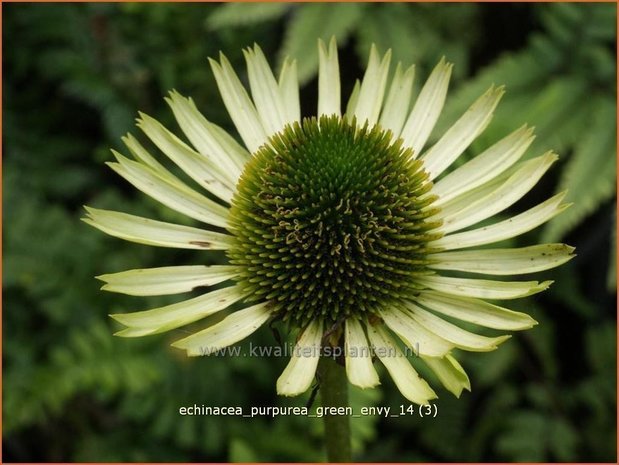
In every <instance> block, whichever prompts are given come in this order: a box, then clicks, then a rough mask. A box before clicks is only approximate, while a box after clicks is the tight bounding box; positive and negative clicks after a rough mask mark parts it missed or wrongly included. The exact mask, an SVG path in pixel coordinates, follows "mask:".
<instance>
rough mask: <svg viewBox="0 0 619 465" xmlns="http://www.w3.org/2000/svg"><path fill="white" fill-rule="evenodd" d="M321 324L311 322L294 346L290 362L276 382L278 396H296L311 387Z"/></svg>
mask: <svg viewBox="0 0 619 465" xmlns="http://www.w3.org/2000/svg"><path fill="white" fill-rule="evenodd" d="M321 341H322V323H321V322H319V321H313V322H312V323H310V324H309V326H308V327H307V328H305V330H304V331H303V334H301V337H300V338H299V340H298V341H297V343H296V344H295V346H294V350H293V353H292V356H291V357H290V362H288V365H286V368H285V369H284V371H283V372H282V374H281V376H280V377H279V379H278V380H277V393H278V394H279V395H280V396H298V395H299V394H303V393H304V392H305V391H307V389H308V388H309V387H310V386H311V384H312V381H313V380H314V376H315V375H316V368H317V367H318V361H319V360H320V350H321Z"/></svg>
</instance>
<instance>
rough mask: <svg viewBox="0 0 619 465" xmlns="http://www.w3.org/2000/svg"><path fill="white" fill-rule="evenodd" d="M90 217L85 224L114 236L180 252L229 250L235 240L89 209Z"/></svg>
mask: <svg viewBox="0 0 619 465" xmlns="http://www.w3.org/2000/svg"><path fill="white" fill-rule="evenodd" d="M85 208H86V210H87V212H88V216H87V217H86V218H84V219H83V221H84V222H85V223H88V224H90V225H91V226H94V227H95V228H97V229H99V230H101V231H103V232H104V233H106V234H109V235H110V236H114V237H119V238H121V239H125V240H127V241H131V242H137V243H139V244H146V245H154V246H158V247H174V248H178V249H199V250H226V249H228V248H229V247H230V243H231V236H228V235H227V234H221V233H217V232H213V231H206V230H204V229H198V228H192V227H189V226H182V225H178V224H173V223H165V222H163V221H155V220H151V219H148V218H143V217H141V216H135V215H129V214H127V213H120V212H115V211H110V210H100V209H97V208H90V207H85Z"/></svg>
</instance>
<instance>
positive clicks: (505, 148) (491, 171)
mask: <svg viewBox="0 0 619 465" xmlns="http://www.w3.org/2000/svg"><path fill="white" fill-rule="evenodd" d="M533 139H535V136H533V129H532V128H527V127H526V126H523V127H521V128H520V129H517V130H516V131H514V132H513V133H511V134H510V135H508V136H507V137H505V138H503V139H501V140H500V141H499V142H497V143H496V144H494V145H492V146H491V147H490V148H488V149H487V150H485V151H484V152H483V153H481V154H480V155H478V156H476V157H475V158H473V159H472V160H470V161H468V162H467V163H465V164H464V165H462V166H461V167H459V168H458V169H456V170H455V171H453V172H451V173H449V174H448V175H447V176H445V177H444V178H442V179H441V180H439V181H438V182H436V184H434V186H433V187H432V190H431V191H430V195H438V197H439V198H438V199H437V200H436V201H435V202H434V203H433V205H434V206H439V205H442V204H444V203H445V202H447V201H448V200H451V199H452V198H454V197H456V196H458V195H460V194H462V193H464V192H467V191H469V190H471V189H474V188H476V187H478V186H481V185H482V184H484V183H486V182H487V181H489V180H491V179H493V178H495V177H497V176H498V175H500V174H501V173H503V172H504V171H505V170H506V169H508V168H509V167H510V166H512V165H513V164H514V163H516V162H517V161H518V160H519V159H520V157H521V156H522V155H523V154H524V152H525V151H526V150H527V148H528V147H529V145H531V142H533Z"/></svg>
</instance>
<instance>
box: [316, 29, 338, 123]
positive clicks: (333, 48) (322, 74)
mask: <svg viewBox="0 0 619 465" xmlns="http://www.w3.org/2000/svg"><path fill="white" fill-rule="evenodd" d="M318 60H319V64H318V117H321V116H323V115H325V116H329V115H337V116H340V114H341V109H340V105H341V97H340V66H339V63H338V59H337V44H336V43H335V37H332V38H331V41H330V42H329V49H328V50H327V48H326V47H325V44H324V42H323V41H322V40H318Z"/></svg>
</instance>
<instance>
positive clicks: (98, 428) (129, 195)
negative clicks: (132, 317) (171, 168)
mask: <svg viewBox="0 0 619 465" xmlns="http://www.w3.org/2000/svg"><path fill="white" fill-rule="evenodd" d="M2 7H3V57H4V62H3V76H4V81H3V98H4V100H3V122H4V127H3V153H4V157H3V158H4V160H3V210H4V218H3V220H4V221H3V239H4V242H3V270H4V273H3V303H4V305H3V310H4V311H3V370H4V371H3V376H4V377H3V381H4V386H3V458H4V460H5V461H7V462H12V461H144V462H148V461H320V460H324V458H325V455H324V451H323V449H322V442H321V434H322V424H321V421H320V420H317V419H311V418H302V417H278V418H275V419H271V418H254V419H242V418H237V417H217V418H213V417H200V416H195V417H181V416H179V414H178V408H179V407H180V406H183V405H193V404H194V403H196V404H198V405H201V404H205V405H212V406H217V405H221V406H243V407H245V408H248V407H249V406H251V405H272V406H277V405H304V404H305V402H306V401H307V398H308V394H306V395H304V396H302V397H299V398H293V399H286V398H280V397H277V396H276V394H275V380H276V379H277V377H278V376H279V374H280V373H281V370H282V369H283V368H284V366H285V365H286V362H287V361H286V360H285V359H283V358H282V359H278V358H275V359H260V358H223V357H219V358H202V357H200V358H198V359H187V358H185V356H184V355H183V354H181V353H180V352H179V351H175V350H173V349H171V348H170V347H169V342H171V340H173V339H174V338H175V335H160V336H154V337H151V338H145V339H138V340H127V339H119V338H114V337H113V336H112V333H113V331H114V330H115V329H116V325H115V324H114V323H113V322H112V321H110V319H109V318H108V317H107V314H109V313H114V312H116V311H121V312H124V311H129V310H140V309H145V308H149V307H152V306H155V305H159V304H163V303H166V302H170V301H173V300H174V299H173V298H172V299H169V298H163V297H158V298H150V299H144V298H132V297H128V296H123V295H109V294H106V293H104V292H100V291H99V285H100V284H99V283H98V281H96V280H95V279H94V278H93V277H94V276H95V275H99V274H103V273H110V272H115V271H122V270H126V269H131V268H146V267H150V266H164V265H174V264H197V263H215V262H217V261H218V260H221V259H222V255H219V256H217V255H213V254H211V255H208V256H206V257H205V256H204V254H199V253H194V252H190V251H177V250H167V249H162V248H149V247H147V246H141V245H137V244H132V243H127V242H123V241H121V240H117V239H114V238H111V237H108V236H106V235H104V234H102V233H100V232H98V231H96V230H94V229H93V228H90V227H88V226H86V225H85V224H83V223H81V222H80V221H79V218H80V217H81V216H82V215H83V209H82V205H92V206H95V207H99V208H108V209H114V210H116V209H117V210H122V211H127V212H131V213H134V214H141V215H144V216H150V217H153V218H158V219H162V220H167V221H179V215H177V214H176V213H175V212H171V211H170V210H167V209H165V208H164V207H161V206H159V205H158V204H156V203H155V202H154V201H151V200H150V199H147V198H146V197H145V196H143V195H141V194H140V193H138V192H137V191H135V190H134V189H133V188H131V187H130V186H129V185H128V184H127V183H125V182H124V181H122V180H121V179H120V178H119V177H118V176H115V175H114V174H113V173H112V172H111V170H109V169H108V168H106V167H105V166H104V165H103V162H105V161H108V160H110V159H111V154H110V153H109V148H116V149H121V151H122V147H121V144H120V136H122V135H123V134H125V133H126V132H127V131H130V130H131V131H133V129H132V126H133V119H134V117H135V116H136V114H137V111H138V110H140V111H144V112H147V113H149V114H151V115H152V116H154V117H156V118H158V119H160V121H162V122H163V123H164V124H166V125H170V126H171V127H175V126H174V123H173V118H172V115H171V112H170V111H169V110H168V108H167V106H166V105H165V103H164V101H163V97H164V96H165V95H166V93H167V92H168V90H170V89H172V88H176V89H178V90H179V91H180V92H181V93H183V94H185V95H191V96H193V98H194V99H195V101H196V103H197V104H198V106H199V108H200V109H201V110H202V111H203V112H204V114H205V115H206V116H207V117H208V118H209V119H211V120H212V121H214V122H216V123H218V124H220V125H222V126H224V127H225V128H226V129H229V130H230V131H232V132H233V128H232V127H231V123H230V121H229V119H228V117H227V115H226V112H225V109H224V107H223V105H222V103H221V100H220V97H219V95H218V92H217V89H216V86H215V84H214V79H213V77H212V74H211V72H210V69H209V66H208V63H207V61H206V57H208V56H213V57H214V56H216V55H217V53H218V51H219V50H222V51H224V53H225V54H226V55H227V56H228V57H229V58H230V60H231V61H232V63H233V66H235V69H236V70H237V71H238V72H239V73H240V75H241V78H242V79H245V74H244V73H245V68H244V64H243V58H242V53H241V49H242V48H243V47H245V46H249V45H251V44H252V43H253V42H254V41H255V42H258V43H259V44H260V45H261V46H262V48H263V50H264V51H265V54H266V56H267V57H269V59H270V61H271V63H272V64H273V65H274V66H276V67H277V65H278V60H281V57H282V56H284V55H286V54H290V55H292V56H295V57H297V58H298V59H299V74H300V79H301V81H302V84H303V87H302V94H301V95H302V100H303V103H302V105H303V111H304V113H305V114H311V113H312V112H313V111H314V108H315V105H316V90H315V89H316V79H315V76H316V65H317V52H316V38H317V37H323V38H329V37H330V36H331V35H332V34H335V35H336V36H337V38H338V43H339V46H340V53H341V54H340V63H341V67H342V74H343V79H344V84H343V95H344V96H347V95H348V93H349V91H350V89H351V88H352V84H353V82H354V79H355V78H357V77H360V76H361V73H362V71H363V68H364V66H365V63H366V60H367V53H368V50H369V46H370V44H371V43H372V42H375V43H376V44H377V46H378V47H379V49H380V50H381V52H384V51H385V50H386V49H387V48H388V47H391V48H392V49H393V52H394V58H395V60H396V61H397V60H402V61H403V62H404V63H405V64H410V63H416V64H417V72H416V75H417V78H416V82H417V84H418V83H419V82H421V81H422V80H423V79H425V77H427V75H428V73H429V71H430V70H431V68H432V67H433V66H434V64H435V63H436V62H437V61H438V59H440V57H441V56H443V55H444V56H446V57H447V59H448V60H450V61H452V62H454V63H455V68H454V77H453V80H452V84H451V87H450V93H449V96H448V102H447V105H446V108H445V112H444V115H443V116H442V117H441V119H440V120H439V125H438V126H439V127H438V128H437V130H436V131H435V133H434V136H433V137H434V138H436V136H437V135H438V134H440V133H441V132H442V131H443V130H444V129H445V128H446V127H447V126H448V125H449V124H450V123H451V122H453V121H454V120H455V119H456V117H457V116H458V115H459V113H461V112H462V111H464V110H465V109H466V107H467V106H468V105H469V104H470V103H471V102H472V101H473V100H474V99H475V97H477V96H478V95H480V94H481V93H483V91H484V90H485V89H486V88H487V87H488V86H489V85H490V84H491V83H495V84H506V85H507V94H506V96H505V97H504V99H503V101H502V103H501V105H500V106H499V109H498V110H497V112H496V116H495V118H494V120H493V123H492V124H491V126H490V127H489V128H488V130H487V131H486V132H485V133H484V134H483V135H482V136H481V137H480V138H479V139H478V140H477V141H476V142H475V143H474V144H473V146H472V147H471V149H469V150H468V151H467V152H466V153H465V155H464V156H463V157H462V158H463V160H464V159H467V158H468V157H470V156H471V155H472V154H475V153H478V152H479V150H481V149H483V148H484V147H486V146H488V145H489V144H490V143H491V142H493V141H496V140H497V139H498V138H499V137H501V136H503V135H505V134H506V133H507V132H509V131H511V130H513V129H515V128H517V127H519V126H521V125H522V124H523V123H525V122H526V123H529V124H531V125H535V126H536V128H537V129H536V133H537V135H538V137H537V140H536V142H535V143H534V145H533V147H532V148H531V149H530V150H529V151H528V152H527V156H535V155H538V154H540V153H542V151H544V150H546V149H549V148H553V149H554V150H556V151H557V152H558V153H559V154H560V155H561V160H560V161H559V163H558V164H557V165H555V167H553V169H552V170H551V172H550V173H549V174H548V175H547V176H546V177H545V178H544V179H543V180H542V182H541V183H540V184H539V185H538V186H537V187H536V188H535V189H534V190H533V191H532V192H531V193H530V194H529V195H528V196H527V197H526V200H523V201H522V202H520V203H519V204H518V205H516V206H515V208H514V209H512V210H510V212H511V213H513V212H514V211H521V209H523V208H525V207H527V206H528V205H532V204H533V203H535V202H538V201H540V200H542V199H544V198H546V197H548V196H549V195H551V194H552V193H554V192H557V191H561V190H563V189H565V188H568V189H569V194H568V200H569V201H572V202H574V206H573V207H572V208H570V209H569V210H568V211H567V212H565V213H564V214H562V215H561V216H560V217H558V218H557V219H555V220H553V221H551V222H550V223H549V224H547V225H545V226H544V227H540V228H538V229H537V230H535V231H533V232H531V233H528V234H525V235H524V236H522V237H519V238H517V239H516V240H512V241H511V242H510V245H530V244H534V243H537V242H546V241H563V242H566V243H568V244H570V245H573V246H575V247H576V248H577V249H576V253H577V254H578V256H577V257H576V258H575V259H574V260H572V261H571V262H569V263H568V264H567V265H565V266H563V267H561V268H559V269H556V270H550V271H548V272H545V273H538V274H535V275H533V276H532V277H531V279H554V280H555V284H554V285H553V286H552V287H551V289H550V290H549V291H547V292H545V293H544V294H542V295H538V296H535V297H534V298H528V299H522V300H519V301H516V302H515V303H512V305H511V307H512V308H515V309H517V310H522V311H526V312H528V313H530V314H532V315H533V316H534V318H536V319H537V320H538V321H539V322H540V324H539V325H538V326H537V327H535V328H534V329H532V330H530V331H526V332H524V333H519V334H516V335H515V336H514V337H513V338H512V339H511V340H510V341H509V342H507V343H505V344H504V345H503V346H501V348H500V349H499V350H498V351H495V352H492V353H487V354H471V353H463V354H459V356H458V357H459V359H460V360H461V362H462V365H463V366H464V367H465V368H466V369H467V371H468V372H469V375H470V378H471V383H472V387H473V390H472V392H471V393H467V392H465V393H464V394H463V395H462V397H461V398H460V399H455V398H454V397H453V396H451V395H450V394H449V393H447V392H446V391H444V390H438V391H437V392H438V394H439V396H440V399H439V400H438V401H437V405H438V409H439V414H438V416H437V417H436V418H435V419H429V418H425V419H420V418H418V417H405V418H399V419H381V418H379V417H367V418H362V419H354V420H353V441H354V450H355V457H354V458H355V460H358V461H613V462H614V461H616V422H615V419H616V312H615V302H616V286H615V283H616V271H615V260H614V257H615V236H616V233H615V227H614V225H615V211H616V207H615V202H616V182H615V179H616V178H615V173H616V158H615V153H616V149H615V147H616V134H615V128H616V116H615V109H616V95H615V89H616V62H615V56H616V52H615V43H616V31H615V24H616V6H615V5H614V4H552V5H550V4H497V5H492V4H372V3H368V4H354V3H353V4H338V3H333V4H245V5H241V4H229V5H218V4H130V3H127V4H8V5H7V4H5V5H3V6H2ZM233 133H234V132H233ZM177 299H178V298H177ZM252 341H253V342H254V343H261V344H267V343H271V344H272V343H273V335H272V334H271V333H270V331H268V329H264V330H262V331H259V332H258V333H257V334H255V335H254V336H253V337H252ZM243 344H247V341H245V342H244V343H243ZM351 396H352V402H353V405H354V406H355V407H356V408H359V407H361V406H363V405H384V406H391V407H392V408H393V409H399V405H400V404H405V402H404V399H403V398H402V397H401V395H400V394H399V393H398V392H397V390H396V389H395V387H394V386H393V384H392V383H391V381H390V380H388V377H386V376H383V385H382V386H381V388H380V389H377V390H371V391H368V392H362V391H360V390H356V389H352V388H351Z"/></svg>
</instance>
